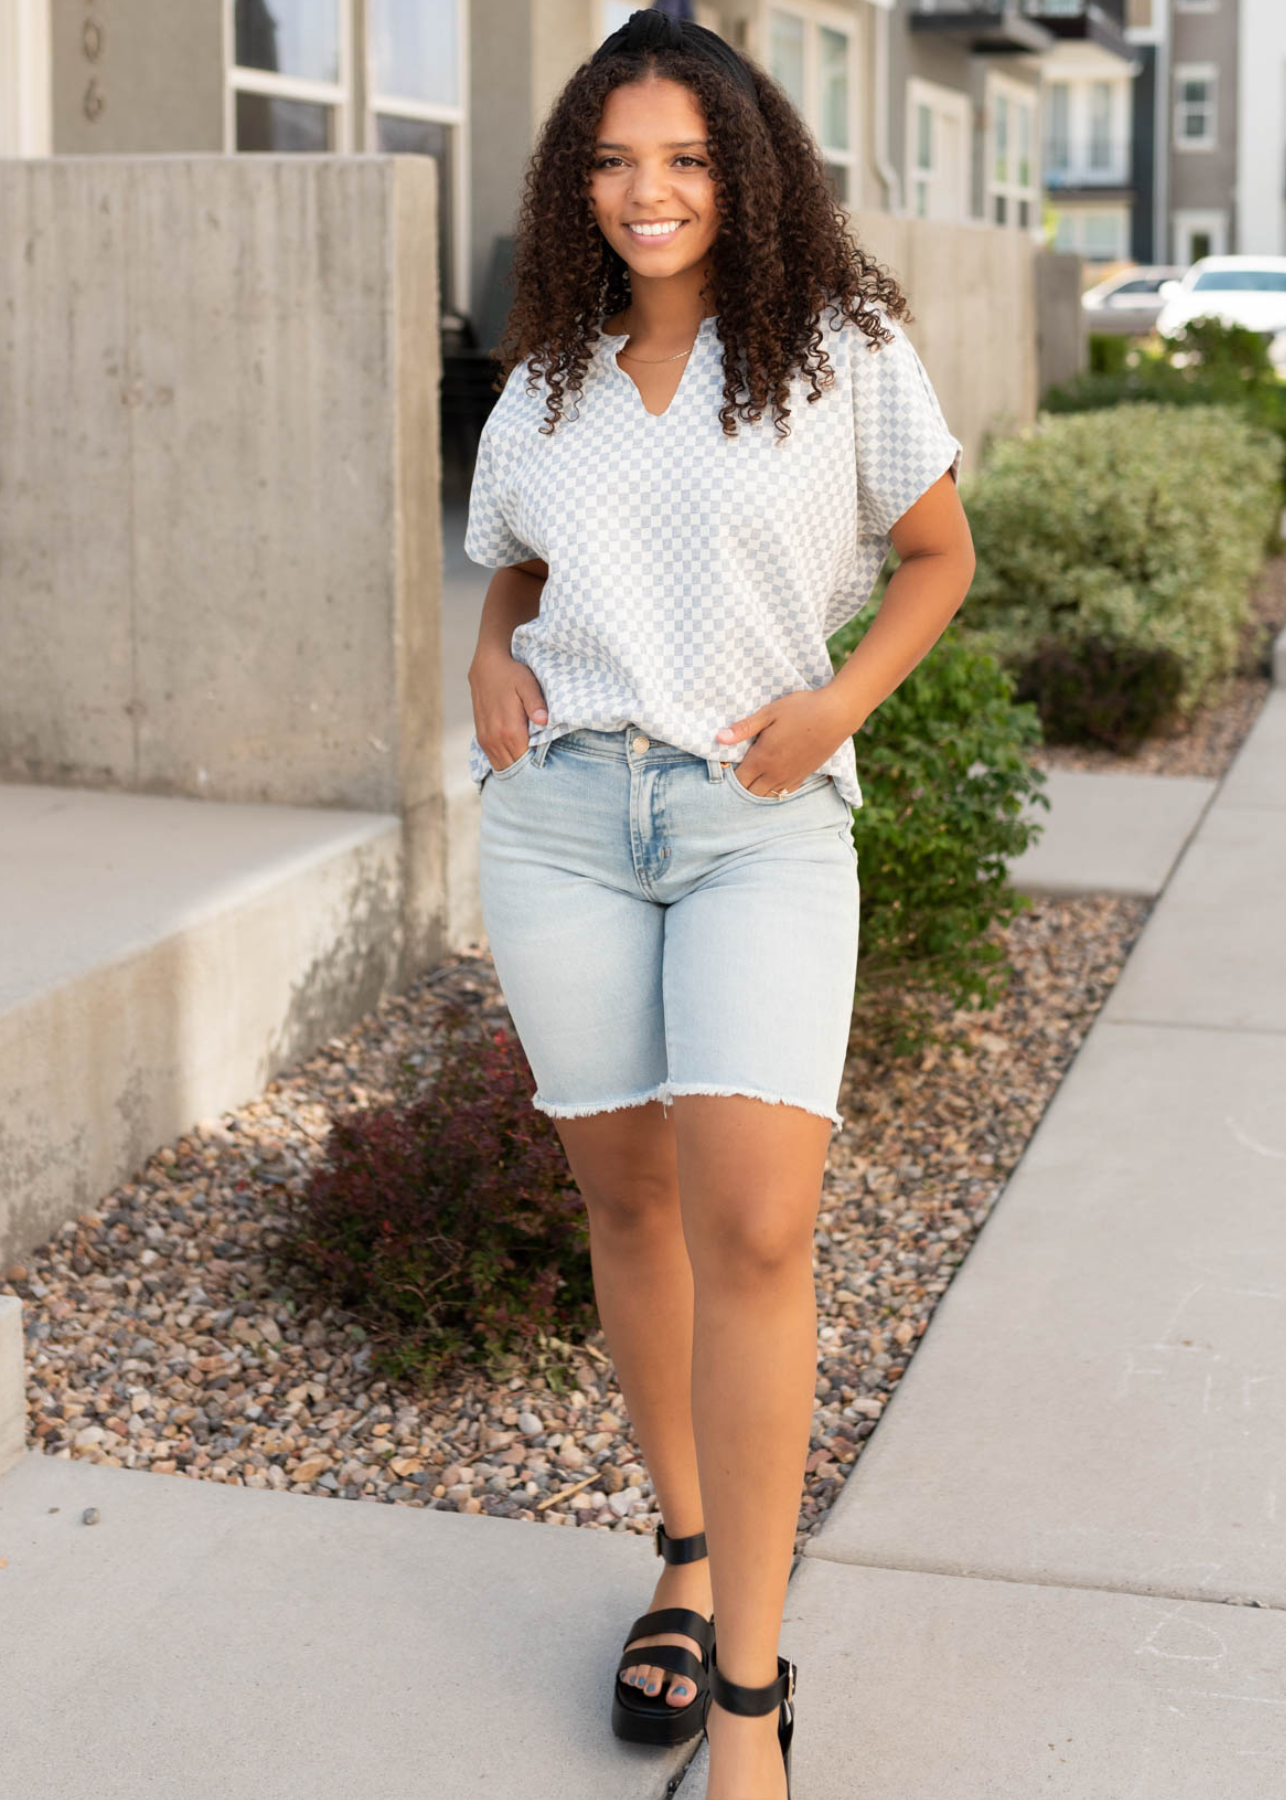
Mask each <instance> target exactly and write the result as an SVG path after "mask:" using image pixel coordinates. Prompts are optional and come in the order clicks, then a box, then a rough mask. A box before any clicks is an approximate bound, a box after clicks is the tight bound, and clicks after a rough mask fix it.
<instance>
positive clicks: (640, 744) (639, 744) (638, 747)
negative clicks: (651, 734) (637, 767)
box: [630, 737, 648, 756]
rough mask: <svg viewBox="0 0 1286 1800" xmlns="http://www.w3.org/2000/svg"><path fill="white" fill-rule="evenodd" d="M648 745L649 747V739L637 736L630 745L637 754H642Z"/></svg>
mask: <svg viewBox="0 0 1286 1800" xmlns="http://www.w3.org/2000/svg"><path fill="white" fill-rule="evenodd" d="M647 747H648V740H647V739H646V738H645V737H636V738H635V739H634V741H633V743H632V744H631V745H630V748H631V749H632V750H633V751H634V752H635V754H636V755H637V756H642V754H643V752H644V751H645V750H646V749H647Z"/></svg>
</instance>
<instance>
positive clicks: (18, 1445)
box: [0, 1294, 27, 1475]
mask: <svg viewBox="0 0 1286 1800" xmlns="http://www.w3.org/2000/svg"><path fill="white" fill-rule="evenodd" d="M26 1448H27V1383H26V1374H25V1370H24V1368H23V1355H22V1301H21V1300H19V1298H18V1296H17V1295H16V1294H0V1475H3V1474H4V1472H5V1470H6V1469H11V1468H12V1467H13V1465H14V1464H15V1463H16V1462H19V1461H21V1459H22V1457H23V1455H24V1454H25V1452H26Z"/></svg>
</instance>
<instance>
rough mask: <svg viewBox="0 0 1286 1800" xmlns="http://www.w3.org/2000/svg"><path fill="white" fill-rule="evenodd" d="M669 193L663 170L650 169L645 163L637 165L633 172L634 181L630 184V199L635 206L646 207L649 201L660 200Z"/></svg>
mask: <svg viewBox="0 0 1286 1800" xmlns="http://www.w3.org/2000/svg"><path fill="white" fill-rule="evenodd" d="M668 192H669V183H668V181H667V178H666V174H665V170H664V169H660V168H656V169H654V168H651V167H649V165H648V164H647V163H639V164H638V166H637V167H636V169H635V171H634V179H633V181H632V182H631V183H630V198H631V200H633V201H634V202H635V204H636V205H640V206H646V205H647V204H648V203H649V202H651V201H656V200H658V199H660V198H662V197H663V196H664V195H665V194H667V193H668Z"/></svg>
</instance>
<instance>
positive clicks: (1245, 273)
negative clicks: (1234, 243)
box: [1156, 256, 1286, 369]
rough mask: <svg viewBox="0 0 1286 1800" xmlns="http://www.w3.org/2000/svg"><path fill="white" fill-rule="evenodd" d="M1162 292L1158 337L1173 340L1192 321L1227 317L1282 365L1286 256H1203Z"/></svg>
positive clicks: (1285, 326)
mask: <svg viewBox="0 0 1286 1800" xmlns="http://www.w3.org/2000/svg"><path fill="white" fill-rule="evenodd" d="M1161 292H1162V295H1163V297H1164V299H1163V304H1162V307H1161V311H1160V312H1159V313H1158V314H1157V322H1156V328H1157V331H1158V332H1159V333H1160V335H1161V336H1162V337H1173V336H1174V335H1175V333H1176V332H1177V331H1178V330H1180V329H1181V327H1183V326H1184V325H1186V324H1187V323H1188V321H1189V320H1190V319H1200V318H1209V317H1214V318H1220V319H1226V320H1227V321H1228V323H1229V324H1230V325H1244V326H1246V327H1247V328H1248V329H1249V330H1251V331H1259V332H1262V333H1263V335H1264V336H1265V337H1266V338H1267V339H1268V340H1269V354H1270V355H1271V356H1272V358H1273V361H1274V363H1275V364H1276V366H1277V367H1278V368H1279V369H1281V368H1283V367H1284V366H1286V363H1284V362H1283V360H1281V358H1282V357H1283V356H1286V256H1203V257H1200V258H1199V259H1198V260H1197V261H1196V262H1194V263H1193V264H1192V266H1191V268H1190V269H1189V270H1188V272H1187V274H1186V275H1185V276H1184V277H1183V279H1182V280H1181V281H1176V282H1173V283H1170V282H1167V283H1166V284H1165V286H1164V287H1163V288H1162V290H1161Z"/></svg>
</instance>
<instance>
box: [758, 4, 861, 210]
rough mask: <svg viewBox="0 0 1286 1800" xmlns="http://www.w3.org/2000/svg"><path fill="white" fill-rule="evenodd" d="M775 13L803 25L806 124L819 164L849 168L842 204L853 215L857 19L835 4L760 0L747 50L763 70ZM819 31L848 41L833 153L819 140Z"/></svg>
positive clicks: (857, 166) (856, 200)
mask: <svg viewBox="0 0 1286 1800" xmlns="http://www.w3.org/2000/svg"><path fill="white" fill-rule="evenodd" d="M774 12H780V13H789V14H791V15H792V16H793V17H794V18H797V19H799V20H801V21H802V22H803V26H804V106H803V117H804V123H805V124H806V125H807V126H808V129H809V130H810V131H811V132H812V134H813V136H814V138H816V140H817V144H818V148H819V149H820V150H821V153H822V159H823V161H825V162H828V163H835V164H838V165H839V166H840V167H842V168H844V169H847V171H848V180H847V185H848V199H847V200H846V201H845V202H844V205H845V207H846V208H847V209H848V210H849V211H850V212H852V211H854V210H856V208H857V207H859V206H860V205H861V195H860V193H859V192H858V181H859V176H860V172H861V161H860V158H859V155H858V146H859V144H860V143H861V141H862V136H861V117H860V113H861V108H860V105H859V93H858V61H857V33H858V26H859V23H860V21H859V19H858V17H857V14H856V13H852V12H844V11H842V10H841V9H840V8H838V7H835V6H823V5H819V4H817V0H760V4H759V12H758V15H757V17H755V18H753V19H751V20H750V21H749V22H748V23H749V32H748V38H749V41H748V43H747V45H746V48H747V50H748V51H749V53H750V55H751V56H752V57H753V58H754V59H755V61H756V62H758V63H761V64H762V65H763V67H764V68H765V69H768V68H769V62H768V51H769V46H770V43H771V37H770V34H769V15H770V14H771V13H774ZM823 27H825V28H826V29H827V30H830V31H838V32H842V33H843V35H844V38H845V40H846V41H847V43H848V149H847V150H838V149H832V148H831V147H830V146H829V145H827V144H824V143H823V142H822V137H821V82H820V70H821V54H820V41H821V40H820V33H821V30H822V28H823ZM770 72H771V71H770Z"/></svg>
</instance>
